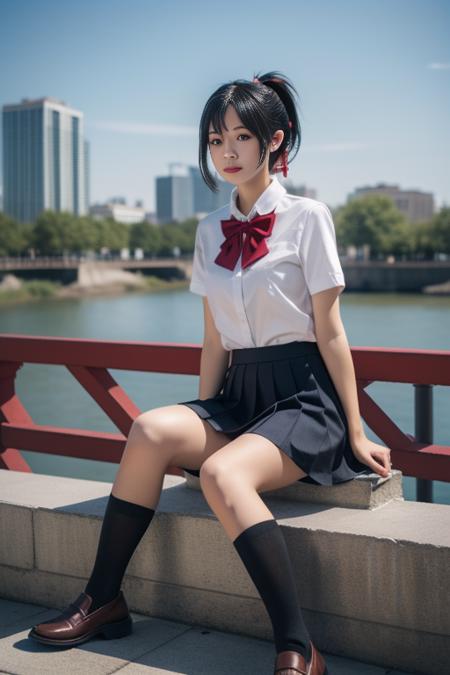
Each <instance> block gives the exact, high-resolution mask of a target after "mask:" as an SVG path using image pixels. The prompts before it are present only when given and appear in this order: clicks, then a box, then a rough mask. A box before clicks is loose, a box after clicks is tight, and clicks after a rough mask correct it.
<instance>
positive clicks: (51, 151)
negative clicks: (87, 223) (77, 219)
mask: <svg viewBox="0 0 450 675" xmlns="http://www.w3.org/2000/svg"><path fill="white" fill-rule="evenodd" d="M2 136H3V211H4V213H5V214H7V215H9V216H11V217H13V218H15V219H16V220H18V221H20V222H29V223H34V221H35V220H36V218H37V216H38V215H39V214H40V213H41V212H42V211H44V210H46V209H50V210H52V211H68V212H70V213H73V214H75V215H77V216H81V215H84V214H86V213H87V209H88V199H89V146H88V142H87V141H86V140H85V138H84V120H83V113H81V112H80V111H78V110H75V109H74V108H71V107H69V106H67V105H66V104H65V103H64V102H62V101H58V100H57V99H54V98H50V97H44V98H39V99H34V100H32V99H26V98H24V99H22V101H21V102H20V103H13V104H8V105H4V106H3V108H2Z"/></svg>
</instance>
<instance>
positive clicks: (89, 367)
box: [0, 333, 450, 501]
mask: <svg viewBox="0 0 450 675" xmlns="http://www.w3.org/2000/svg"><path fill="white" fill-rule="evenodd" d="M351 353H352V358H353V363H354V367H355V373H356V380H357V387H358V399H359V405H360V411H361V416H362V418H363V419H364V421H365V422H366V424H367V425H368V427H369V428H370V429H371V430H372V431H373V432H374V433H375V434H376V435H377V436H378V437H379V438H380V439H381V441H382V442H383V443H384V444H385V445H386V446H387V447H389V448H390V449H391V461H392V468H394V469H399V470H401V471H402V472H403V474H404V475H406V476H413V477H415V478H416V479H418V499H421V500H422V501H431V488H432V483H431V481H433V480H440V481H446V482H450V446H447V445H436V444H434V443H433V398H432V395H433V387H434V386H436V385H443V386H449V385H450V351H448V350H431V349H402V348H394V347H391V348H386V347H351ZM200 356H201V345H196V344H183V343H161V342H137V341H130V342H126V341H117V340H86V339H79V338H62V337H48V336H34V335H33V336H31V335H23V334H5V333H3V334H0V468H3V469H12V470H15V471H27V472H30V471H31V468H30V466H29V465H28V463H27V462H26V461H25V459H24V457H23V456H22V454H21V452H20V449H21V450H30V451H33V452H43V453H48V454H55V455H64V456H68V457H78V458H81V459H94V460H100V461H104V462H117V463H119V462H120V459H121V456H122V453H123V451H124V448H125V444H126V440H127V437H128V434H129V431H130V427H131V425H132V423H133V420H134V419H135V417H137V415H139V414H140V413H141V410H140V409H139V408H138V407H137V405H136V404H135V403H134V402H133V401H132V399H131V398H130V397H129V396H128V394H127V393H126V392H125V391H124V389H123V388H122V387H121V386H120V385H119V384H118V383H117V382H116V381H115V379H114V378H113V377H112V375H111V373H110V372H109V371H110V369H119V370H136V371H140V372H158V373H171V374H180V375H183V374H185V375H198V374H199V371H200ZM24 363H39V364H47V365H64V366H66V368H67V369H68V370H69V372H70V373H71V374H72V375H73V377H74V378H75V379H76V380H77V381H78V382H79V383H80V384H81V386H82V387H83V388H84V389H85V390H86V391H87V393H88V394H90V396H91V397H92V398H93V400H94V401H95V402H96V403H97V404H98V405H99V406H100V408H102V410H103V411H104V412H105V414H106V415H107V416H108V417H109V419H110V420H111V421H112V422H113V423H114V424H115V426H116V427H117V429H118V433H108V432H97V431H91V430H84V429H71V428H65V427H56V426H49V425H38V424H35V423H34V422H33V420H32V418H31V416H30V414H29V412H28V411H27V410H26V408H25V406H24V405H23V403H22V401H21V400H20V398H19V396H18V395H17V393H16V391H15V379H16V374H17V372H18V370H19V369H20V368H21V367H22V365H23V364H24ZM372 382H402V383H408V384H411V385H413V387H414V397H415V420H414V427H415V428H414V434H412V433H408V432H406V431H403V430H402V429H400V428H399V427H398V426H397V424H396V423H395V422H394V421H393V420H392V419H391V417H390V416H389V412H388V411H386V410H383V409H382V408H381V407H380V406H379V405H378V403H376V402H375V401H374V400H373V398H372V397H371V396H370V395H369V394H368V392H367V391H366V389H367V387H368V386H369V385H370V384H371V383H372ZM167 473H169V474H174V475H183V471H182V470H181V469H180V468H179V467H169V470H168V471H167Z"/></svg>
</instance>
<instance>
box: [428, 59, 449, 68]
mask: <svg viewBox="0 0 450 675" xmlns="http://www.w3.org/2000/svg"><path fill="white" fill-rule="evenodd" d="M428 68H430V69H431V70H450V62H447V63H445V62H444V63H442V62H441V63H439V61H433V62H432V63H429V64H428Z"/></svg>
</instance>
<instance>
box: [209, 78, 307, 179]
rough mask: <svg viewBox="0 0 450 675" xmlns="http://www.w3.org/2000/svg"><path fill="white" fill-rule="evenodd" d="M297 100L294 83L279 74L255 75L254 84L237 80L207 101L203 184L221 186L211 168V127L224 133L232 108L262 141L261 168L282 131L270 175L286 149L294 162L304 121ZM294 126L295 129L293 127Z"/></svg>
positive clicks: (270, 164) (221, 87) (219, 89)
mask: <svg viewBox="0 0 450 675" xmlns="http://www.w3.org/2000/svg"><path fill="white" fill-rule="evenodd" d="M295 97H298V92H297V90H296V89H295V87H294V86H293V84H292V83H291V82H290V80H289V79H288V78H287V77H286V76H285V75H283V74H282V73H280V72H279V71H277V70H272V71H270V72H268V73H264V74H263V75H254V78H253V81H252V82H250V80H244V79H239V80H233V81H232V82H228V83H225V84H222V85H221V86H220V87H219V88H218V89H216V91H215V92H214V93H213V94H211V96H210V97H209V99H208V100H207V102H206V104H205V107H204V109H203V113H202V116H201V120H200V129H199V136H200V138H199V141H200V143H199V167H200V173H201V174H202V177H203V180H204V181H205V183H206V185H207V186H208V187H209V188H210V189H211V190H212V191H213V192H218V189H219V188H218V186H217V183H216V181H215V180H214V177H213V176H212V174H211V172H210V171H209V168H208V162H207V154H208V147H209V136H208V133H209V125H210V123H211V122H212V126H213V128H214V131H216V132H217V133H221V131H222V128H223V127H224V126H225V122H224V119H225V111H226V109H227V107H228V106H229V105H230V104H231V105H232V106H233V107H234V109H235V111H236V113H237V114H238V115H239V117H240V119H241V120H242V123H243V124H244V126H245V127H246V128H247V129H248V130H249V131H251V132H252V133H253V134H255V136H256V137H257V138H258V140H259V146H260V150H261V152H260V158H259V163H258V166H261V164H262V163H263V161H264V158H265V157H266V153H267V150H268V147H269V143H270V142H271V140H272V136H273V134H274V133H275V131H277V130H278V129H282V130H283V131H284V138H283V141H282V143H281V145H280V147H279V148H278V149H277V150H276V151H274V152H273V153H271V157H270V159H269V172H270V171H271V169H272V167H273V165H274V164H275V162H276V161H277V159H278V158H279V157H280V156H281V154H282V153H283V151H284V150H285V149H286V150H287V151H288V154H290V153H292V156H291V157H290V158H289V159H290V160H292V159H294V157H295V156H296V154H297V153H298V151H299V148H300V143H301V128H300V121H299V118H298V115H297V109H296V101H295ZM289 122H291V126H290V125H289Z"/></svg>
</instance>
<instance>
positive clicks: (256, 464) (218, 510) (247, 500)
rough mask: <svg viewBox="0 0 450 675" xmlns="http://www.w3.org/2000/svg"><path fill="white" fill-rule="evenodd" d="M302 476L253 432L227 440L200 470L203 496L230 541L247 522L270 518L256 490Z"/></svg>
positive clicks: (264, 490) (286, 482) (291, 480)
mask: <svg viewBox="0 0 450 675" xmlns="http://www.w3.org/2000/svg"><path fill="white" fill-rule="evenodd" d="M304 476H306V473H305V472H304V471H302V470H301V469H300V468H299V467H298V466H297V465H296V464H295V462H294V461H293V460H292V459H291V458H290V457H288V456H287V455H286V453H285V452H283V451H282V450H280V449H279V448H278V447H277V446H276V445H274V444H273V443H272V442H271V441H269V440H268V439H267V438H264V436H260V435H258V434H253V433H248V434H242V435H241V436H239V437H238V438H236V439H234V440H233V441H230V442H229V443H228V444H227V445H225V446H224V447H223V448H222V449H220V450H219V451H218V452H215V453H214V456H213V457H210V458H209V459H208V460H205V462H204V463H203V464H202V467H201V470H200V481H201V484H202V489H203V492H204V494H205V498H206V500H207V501H208V504H209V505H210V507H211V508H212V510H213V511H214V513H215V514H216V516H217V517H218V518H219V520H220V522H221V523H222V525H223V527H224V529H225V531H226V533H227V535H228V536H229V538H230V539H232V540H233V539H235V538H236V537H237V536H238V535H239V534H240V533H241V532H242V531H243V530H245V529H246V528H247V527H249V526H250V525H254V524H255V523H257V522H259V521H261V520H266V519H267V518H273V516H272V514H271V512H270V511H269V509H268V508H267V506H266V505H265V504H264V502H263V500H262V499H261V497H260V496H259V495H258V492H266V491H269V490H276V489H277V488H280V487H285V486H287V485H291V484H292V483H294V482H295V481H297V480H298V479H299V478H303V477H304Z"/></svg>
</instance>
